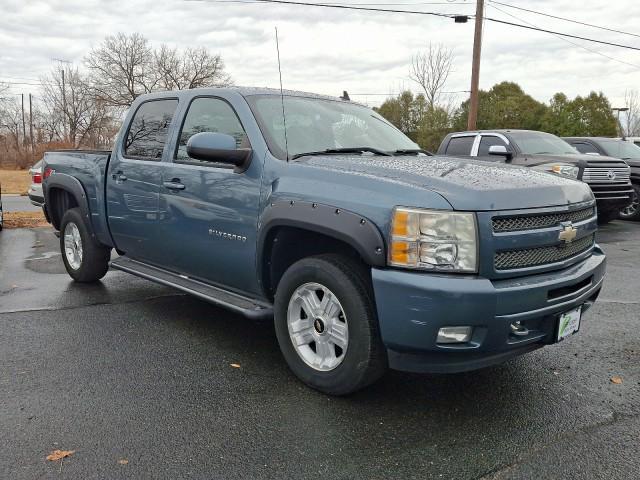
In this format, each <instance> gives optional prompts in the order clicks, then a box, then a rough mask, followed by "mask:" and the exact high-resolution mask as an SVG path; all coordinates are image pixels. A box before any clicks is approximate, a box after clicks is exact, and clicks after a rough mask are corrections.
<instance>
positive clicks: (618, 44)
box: [485, 7, 640, 51]
mask: <svg viewBox="0 0 640 480" xmlns="http://www.w3.org/2000/svg"><path fill="white" fill-rule="evenodd" d="M494 8H495V7H494ZM485 20H487V21H489V22H495V23H502V24H504V25H511V26H512V27H520V28H525V29H527V30H536V31H538V32H544V33H550V34H552V35H560V36H562V37H568V38H575V39H577V40H584V41H586V42H593V43H601V44H603V45H609V46H612V47H619V48H626V49H627V50H636V51H640V47H633V46H631V45H623V44H621V43H613V42H605V41H604V40H596V39H595V38H589V37H581V36H580V35H571V34H569V33H563V32H556V31H554V30H547V29H546V28H540V27H533V26H530V25H522V24H521V23H513V22H508V21H506V20H500V19H498V18H491V17H485Z"/></svg>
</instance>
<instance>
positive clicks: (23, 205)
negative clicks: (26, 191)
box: [2, 194, 42, 212]
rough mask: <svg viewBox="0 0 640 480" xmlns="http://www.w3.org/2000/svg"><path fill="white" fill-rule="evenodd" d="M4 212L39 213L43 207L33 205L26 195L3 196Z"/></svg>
mask: <svg viewBox="0 0 640 480" xmlns="http://www.w3.org/2000/svg"><path fill="white" fill-rule="evenodd" d="M2 210H4V211H5V212H39V211H41V210H42V207H38V206H36V205H33V204H32V203H31V200H29V197H28V196H26V195H7V194H5V195H2Z"/></svg>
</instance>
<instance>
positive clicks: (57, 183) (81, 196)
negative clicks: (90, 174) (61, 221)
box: [43, 173, 93, 233]
mask: <svg viewBox="0 0 640 480" xmlns="http://www.w3.org/2000/svg"><path fill="white" fill-rule="evenodd" d="M43 187H44V192H43V193H44V208H45V210H46V214H47V217H48V218H49V219H51V220H52V221H53V218H54V217H53V211H52V208H53V206H52V204H51V201H50V198H49V192H50V190H51V189H52V188H59V189H60V190H65V191H66V192H68V193H70V194H71V195H72V196H73V197H74V198H75V200H76V202H77V203H78V207H79V208H80V212H81V213H82V216H83V217H84V218H85V219H86V221H87V228H89V230H90V231H91V232H92V233H93V227H92V226H91V214H90V212H89V201H88V200H87V193H86V192H85V190H84V187H83V186H82V184H81V183H80V181H79V180H78V179H77V178H75V177H72V176H71V175H67V174H65V173H54V174H52V175H51V176H49V177H48V178H47V179H46V180H45V181H44V184H43Z"/></svg>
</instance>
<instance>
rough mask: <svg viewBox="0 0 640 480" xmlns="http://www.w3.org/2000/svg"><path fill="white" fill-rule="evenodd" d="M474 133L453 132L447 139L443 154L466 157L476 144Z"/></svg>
mask: <svg viewBox="0 0 640 480" xmlns="http://www.w3.org/2000/svg"><path fill="white" fill-rule="evenodd" d="M477 136H478V135H477V134H476V133H461V134H455V135H453V136H452V137H451V138H450V139H449V143H447V146H446V148H445V151H444V154H445V155H448V156H451V157H468V156H470V155H471V152H472V151H473V150H474V146H475V144H476V138H477Z"/></svg>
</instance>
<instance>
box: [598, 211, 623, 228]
mask: <svg viewBox="0 0 640 480" xmlns="http://www.w3.org/2000/svg"><path fill="white" fill-rule="evenodd" d="M619 215H620V212H619V211H618V210H603V211H600V212H598V225H606V224H607V223H609V222H612V221H613V220H615V219H616V218H618V216H619Z"/></svg>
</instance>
